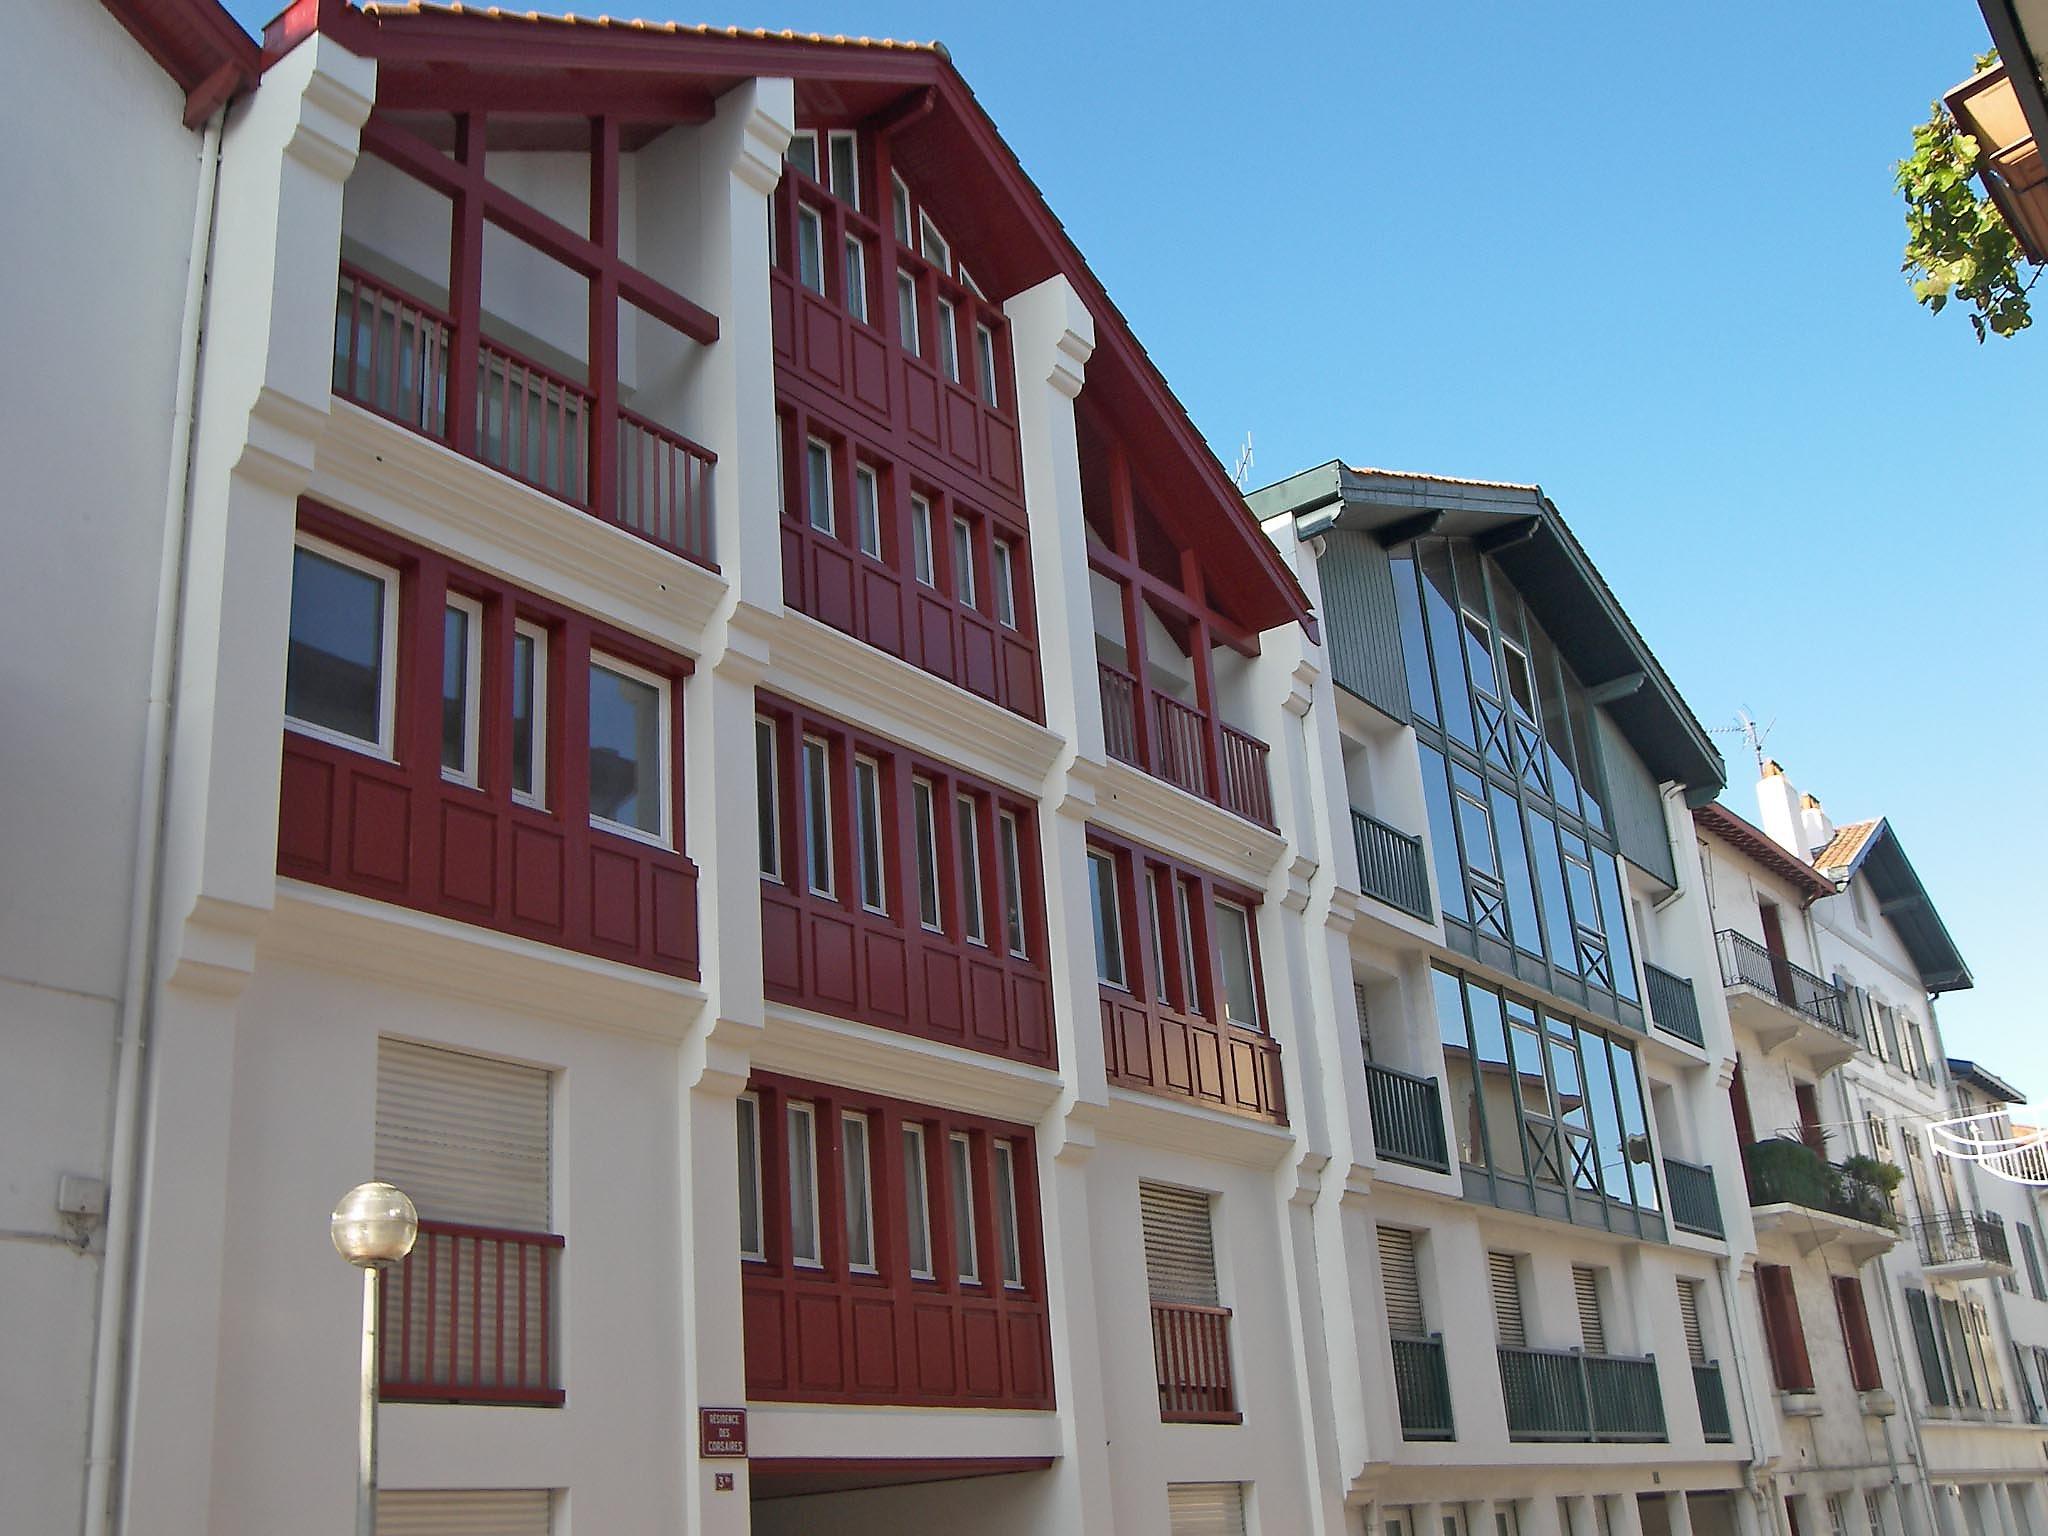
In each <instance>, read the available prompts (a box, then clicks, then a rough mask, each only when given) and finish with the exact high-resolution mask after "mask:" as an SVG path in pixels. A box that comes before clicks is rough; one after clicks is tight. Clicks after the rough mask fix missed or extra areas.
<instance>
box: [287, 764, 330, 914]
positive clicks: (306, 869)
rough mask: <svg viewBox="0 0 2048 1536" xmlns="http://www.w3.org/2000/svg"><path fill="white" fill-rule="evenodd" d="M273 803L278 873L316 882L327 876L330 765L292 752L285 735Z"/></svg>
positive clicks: (328, 858) (328, 860) (328, 861)
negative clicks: (274, 806) (279, 775)
mask: <svg viewBox="0 0 2048 1536" xmlns="http://www.w3.org/2000/svg"><path fill="white" fill-rule="evenodd" d="M277 800H278V815H277V866H278V872H279V873H280V874H287V875H305V876H308V877H309V878H312V879H316V880H317V879H319V878H321V877H322V876H324V875H326V874H328V873H329V872H330V870H331V868H332V863H333V858H334V765H333V764H332V763H328V762H323V761H322V760H321V759H319V758H317V757H310V756H308V755H306V754H305V753H303V752H299V751H296V750H294V748H293V745H292V738H291V737H290V736H289V735H287V736H286V737H285V746H284V770H283V776H282V778H280V780H279V782H278V794H277Z"/></svg>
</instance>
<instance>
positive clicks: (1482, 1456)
mask: <svg viewBox="0 0 2048 1536" xmlns="http://www.w3.org/2000/svg"><path fill="white" fill-rule="evenodd" d="M1251 501H1252V504H1253V507H1254V510H1255V511H1257V512H1258V513H1259V514H1260V515H1261V516H1262V517H1263V518H1265V519H1266V520H1267V523H1266V525H1267V528H1268V531H1269V532H1271V533H1272V534H1273V536H1274V538H1275V539H1276V541H1277V542H1278V543H1279V545H1280V546H1281V547H1282V548H1283V549H1286V550H1289V551H1291V553H1292V557H1293V559H1294V562H1295V565H1296V568H1297V570H1298V571H1299V572H1300V573H1301V576H1302V579H1303V584H1304V586H1305V587H1306V588H1307V590H1308V592H1309V594H1310V597H1311V600H1312V601H1313V602H1314V604H1315V606H1316V609H1317V612H1318V614H1319V615H1320V616H1321V619H1322V624H1323V638H1324V644H1325V654H1326V657H1327V669H1326V677H1325V678H1319V679H1318V680H1317V681H1316V684H1315V686H1314V687H1313V689H1312V690H1311V698H1310V700H1309V701H1308V706H1307V707H1306V708H1305V709H1303V710H1302V711H1301V713H1302V730H1303V733H1304V736H1305V738H1306V743H1307V745H1306V752H1305V761H1304V777H1305V780H1306V784H1305V792H1306V795H1307V797H1308V798H1309V799H1310V800H1311V801H1313V802H1314V804H1315V807H1316V812H1317V817H1316V819H1317V820H1319V821H1320V823H1321V825H1320V827H1319V828H1318V829H1317V830H1315V831H1314V832H1313V833H1311V832H1310V831H1309V830H1307V828H1308V825H1309V823H1308V820H1307V819H1305V820H1304V823H1303V830H1302V831H1301V832H1300V833H1299V834H1298V838H1297V841H1298V849H1297V860H1298V861H1308V868H1309V877H1308V892H1307V900H1306V905H1305V909H1304V911H1305V915H1306V917H1307V920H1308V921H1307V931H1308V933H1309V934H1310V935H1311V936H1312V943H1313V944H1314V945H1315V946H1316V948H1317V950H1318V951H1319V953H1318V957H1317V962H1316V964H1315V965H1314V967H1313V969H1312V973H1311V981H1312V986H1313V988H1314V991H1315V999H1316V1000H1315V1007H1316V1009H1317V1011H1318V1012H1321V1013H1324V1014H1326V1015H1327V1016H1329V1017H1331V1018H1333V1019H1335V1020H1336V1021H1338V1033H1339V1034H1340V1035H1341V1037H1342V1041H1341V1046H1340V1045H1339V1044H1337V1043H1336V1042H1333V1043H1332V1045H1331V1047H1330V1050H1331V1054H1330V1057H1329V1058H1328V1060H1327V1061H1326V1062H1325V1063H1324V1070H1323V1072H1322V1075H1321V1078H1320V1081H1319V1083H1318V1084H1317V1089H1318V1092H1317V1096H1316V1097H1315V1099H1314V1100H1313V1101H1312V1102H1311V1103H1310V1104H1309V1105H1307V1106H1305V1108H1304V1113H1305V1114H1310V1115H1313V1116H1315V1117H1317V1119H1318V1121H1319V1122H1320V1124H1321V1127H1322V1130H1321V1134H1322V1135H1323V1136H1325V1137H1327V1139H1328V1144H1329V1149H1330V1150H1329V1156H1330V1158H1331V1159H1332V1162H1331V1166H1330V1167H1329V1168H1328V1169H1327V1170H1326V1171H1325V1172H1324V1173H1323V1176H1322V1179H1321V1185H1320V1189H1319V1190H1318V1191H1317V1193H1316V1194H1315V1196H1314V1199H1313V1212H1312V1220H1313V1222H1314V1224H1315V1228H1316V1233H1317V1243H1316V1253H1317V1279H1318V1282H1319V1285H1320V1292H1321V1309H1320V1310H1321V1313H1322V1316H1323V1319H1324V1326H1325V1328H1326V1329H1327V1330H1328V1333H1329V1335H1330V1356H1331V1360H1332V1367H1331V1372H1332V1374H1331V1379H1330V1381H1329V1383H1328V1385H1327V1391H1328V1394H1329V1400H1328V1407H1327V1409H1326V1410H1325V1411H1323V1412H1319V1413H1318V1415H1317V1419H1318V1422H1319V1423H1320V1424H1323V1425H1324V1426H1325V1427H1324V1428H1323V1431H1322V1435H1323V1440H1324V1442H1326V1445H1327V1449H1324V1448H1322V1447H1319V1449H1320V1450H1322V1454H1323V1455H1324V1457H1325V1458H1326V1461H1327V1462H1328V1464H1329V1465H1331V1466H1332V1467H1333V1468H1334V1470H1335V1472H1336V1474H1337V1476H1338V1480H1339V1485H1340V1486H1342V1487H1344V1488H1345V1489H1346V1491H1347V1495H1348V1496H1349V1497H1350V1498H1351V1499H1352V1500H1353V1501H1354V1502H1355V1503H1357V1504H1359V1505H1361V1506H1362V1507H1363V1510H1364V1513H1365V1514H1366V1517H1367V1520H1368V1528H1369V1529H1371V1530H1374V1531H1377V1532H1383V1533H1386V1536H1413V1533H1421V1536H1437V1533H1438V1532H1439V1531H1440V1530H1441V1531H1443V1532H1445V1533H1449V1536H1459V1533H1464V1532H1468V1531H1473V1532H1484V1533H1486V1536H1513V1533H1515V1532H1520V1531H1541V1532H1544V1533H1546V1536H1548V1533H1553V1532H1563V1533H1575V1536H1596V1533H1598V1536H1607V1533H1609V1532H1616V1531H1625V1532H1629V1533H1635V1532H1640V1531H1648V1532H1652V1533H1655V1536H1663V1533H1665V1532H1667V1531H1670V1532H1684V1531H1688V1530H1698V1531H1715V1532H1733V1531H1738V1530H1740V1531H1745V1532H1749V1531H1756V1530H1759V1529H1767V1528H1769V1526H1768V1524H1767V1523H1764V1524H1760V1523H1759V1522H1760V1519H1761V1520H1763V1521H1765V1522H1767V1520H1768V1511H1767V1510H1765V1509H1764V1508H1763V1507H1762V1506H1761V1505H1760V1504H1759V1503H1758V1501H1757V1500H1756V1499H1755V1498H1754V1497H1753V1495H1752V1492H1751V1491H1750V1489H1749V1488H1748V1486H1747V1484H1746V1481H1745V1476H1744V1466H1745V1463H1747V1462H1748V1461H1749V1460H1750V1459H1751V1458H1752V1456H1753V1455H1754V1454H1755V1448H1754V1426H1755V1409H1754V1408H1753V1406H1752V1405H1751V1404H1750V1403H1749V1402H1748V1401H1747V1400H1746V1393H1745V1389H1744V1387H1743V1385H1742V1383H1741V1380H1740V1378H1739V1375H1738V1372H1737V1369H1736V1365H1735V1362H1736V1360H1737V1359H1738V1358H1740V1357H1741V1356H1742V1355H1744V1354H1745V1353H1746V1352H1747V1351H1746V1350H1745V1348H1744V1344H1743V1341H1742V1339H1741V1337H1740V1334H1741V1329H1742V1326H1743V1322H1742V1320H1743V1318H1744V1317H1745V1315H1746V1309H1745V1307H1744V1305H1743V1303H1742V1302H1741V1300H1740V1295H1741V1277H1740V1273H1739V1265H1738V1262H1737V1261H1738V1259H1739V1255H1740V1253H1741V1251H1742V1250H1743V1248H1745V1247H1746V1246H1747V1241H1748V1233H1747V1228H1746V1222H1745V1219H1744V1213H1745V1211H1746V1204H1745V1202H1744V1200H1743V1198H1742V1193H1741V1189H1740V1186H1739V1184H1737V1183H1736V1182H1735V1181H1734V1178H1733V1170H1734V1169H1735V1168H1736V1167H1737V1163H1736V1158H1735V1146H1734V1139H1733V1135H1732V1132H1731V1130H1730V1127H1729V1123H1728V1118H1727V1115H1726V1112H1725V1101H1724V1099H1723V1098H1722V1095H1721V1089H1722V1081H1723V1073H1724V1072H1725V1069H1726V1066H1727V1064H1728V1062H1729V1060H1730V1058H1731V1056H1732V1049H1731V1043H1730V1035H1729V1028H1728V1023H1727V1018H1726V1015H1725V1013H1724V1011H1723V1009H1722V1007H1721V1006H1720V1002H1721V1000H1720V993H1719V990H1718V988H1716V987H1715V986H1714V985H1713V976H1714V972H1713V945H1712V936H1711V929H1710V927H1709V926H1708V919H1707V911H1708V908H1707V902H1706V898H1705V895H1704V891H1703V886H1702V881H1701V873H1700V869H1699V865H1698V861H1697V855H1696V852H1695V845H1694V842H1693V839H1692V837H1691V835H1690V832H1689V830H1688V829H1689V825H1690V822H1689V817H1688V812H1687V808H1686V807H1687V804H1688V801H1700V800H1710V799H1711V798H1712V797H1713V795H1714V794H1715V793H1716V792H1717V791H1718V790H1719V788H1720V786H1721V782H1722V770H1721V763H1720V758H1719V756H1718V754H1717V753H1716V752H1715V751H1714V749H1713V747H1712V745H1711V743H1710V742H1709V740H1708V738H1707V736H1706V734H1705V733H1704V731H1703V730H1702V729H1701V728H1700V726H1699V724H1698V722H1697V721H1696V720H1694V718H1693V717H1692V715H1691V713H1690V712H1689V711H1688V710H1687V709H1686V707H1685V705H1684V703H1683V701H1682V700H1681V699H1680V698H1679V697H1678V695H1677V693H1676V690H1675V689H1673V688H1672V686H1671V684H1670V681H1669V679H1668V678H1667V677H1666V676H1665V675H1664V673H1663V670H1662V669H1661V668H1660V667H1659V666H1658V664H1657V662H1656V659H1655V657H1654V656H1653V655H1651V654H1650V652H1649V650H1648V648H1647V647H1646V646H1645V645H1644V644H1643V642H1642V640H1641V637H1640V636H1639V635H1638V634H1637V633H1636V631H1635V629H1634V627H1633V625H1631V624H1630V623H1629V621H1628V618H1627V616H1626V614H1625V613H1624V612H1623V611H1622V609H1621V607H1620V605H1619V604H1618V603H1617V602H1616V601H1615V599H1614V597H1613V594H1612V593H1611V592H1610V591H1609V590H1608V589H1607V587H1606V585H1605V583H1604V582H1602V580H1601V579H1600V577H1599V574H1598V572H1597V571H1596V570H1595V569H1594V567H1593V566H1592V563H1591V562H1590V560H1588V559H1587V557H1586V554H1585V552H1584V550H1583V549H1582V548H1581V547H1580V546H1579V544H1578V543H1577V541H1576V540H1575V539H1574V538H1573V536H1572V534H1571V532H1570V530H1569V529H1568V528H1567V527H1566V525H1565V523H1564V522H1563V520H1562V518H1560V517H1559V515H1558V513H1557V510H1556V508H1555V507H1554V506H1553V505H1552V504H1551V503H1550V501H1549V500H1548V499H1547V498H1546V497H1545V496H1544V495H1543V494H1542V492H1541V491H1540V490H1539V489H1538V488H1536V487H1534V486H1526V485H1494V484H1481V483H1475V482H1470V481H1457V480H1449V479H1444V478H1441V477H1434V476H1422V475H1397V474H1390V473H1387V472H1384V471H1378V470H1361V469H1353V468H1350V467H1347V466H1344V465H1342V464H1331V465H1327V466H1325V467H1323V468H1321V469H1317V470H1313V471H1309V472H1307V473H1304V474H1301V475H1297V476H1295V477H1293V478H1291V479H1289V480H1287V481H1284V482H1282V483H1281V484H1279V485H1277V486H1274V487H1271V488H1269V489H1267V490H1265V491H1261V492H1258V493H1255V494H1254V495H1253V496H1252V498H1251ZM1311 837H1313V838H1314V839H1315V840H1314V841H1313V842H1312V841H1311V840H1310V839H1311ZM1354 1026H1355V1033H1354ZM1354 1042H1355V1043H1354ZM1314 1137H1315V1133H1314V1132H1313V1131H1312V1132H1311V1139H1312V1140H1313V1139H1314Z"/></svg>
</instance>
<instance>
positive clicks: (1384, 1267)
mask: <svg viewBox="0 0 2048 1536" xmlns="http://www.w3.org/2000/svg"><path fill="white" fill-rule="evenodd" d="M1380 1285H1381V1288H1382V1289H1383V1290H1384V1291H1385V1292H1386V1297H1387V1332H1389V1333H1391V1334H1393V1335H1394V1336H1395V1337H1396V1338H1405V1339H1420V1338H1425V1337H1427V1334H1428V1330H1427V1328H1426V1327H1425V1325H1424V1323H1423V1318H1422V1284H1421V1281H1420V1280H1419V1279H1418V1278H1417V1276H1416V1272H1415V1234H1414V1233H1413V1232H1410V1231H1408V1230H1406V1229H1405V1228H1402V1227H1381V1228H1380Z"/></svg>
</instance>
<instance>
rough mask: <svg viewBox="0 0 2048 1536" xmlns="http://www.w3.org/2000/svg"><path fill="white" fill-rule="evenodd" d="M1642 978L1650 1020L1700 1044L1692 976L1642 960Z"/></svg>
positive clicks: (1702, 1038) (1703, 1041)
mask: <svg viewBox="0 0 2048 1536" xmlns="http://www.w3.org/2000/svg"><path fill="white" fill-rule="evenodd" d="M1643 980H1644V981H1645V982H1646V983H1647V984H1648V986H1649V991H1650V1021H1651V1022H1652V1023H1653V1024H1655V1025H1656V1026H1657V1027H1658V1028H1659V1029H1661V1030H1663V1031H1664V1033H1665V1034H1667V1035H1676V1036H1677V1037H1678V1038H1679V1039H1680V1040H1684V1041H1686V1042H1687V1043H1688V1044H1691V1045H1699V1046H1704V1045H1705V1044H1706V1043H1707V1037H1706V1031H1705V1030H1703V1029H1702V1028H1701V1027H1700V1001H1699V999H1698V998H1697V997H1696V996H1694V995H1693V990H1692V978H1691V977H1690V976H1674V975H1673V974H1672V973H1671V972H1669V971H1667V970H1665V969H1664V968H1663V967H1661V966H1656V965H1652V964H1650V962H1649V961H1647V960H1645V961H1644V962H1643Z"/></svg>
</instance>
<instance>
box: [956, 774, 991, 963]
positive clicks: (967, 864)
mask: <svg viewBox="0 0 2048 1536" xmlns="http://www.w3.org/2000/svg"><path fill="white" fill-rule="evenodd" d="M953 817H954V827H955V830H956V833H957V835H958V838H959V843H958V846H957V847H955V848H954V850H953V856H954V859H955V861H956V862H957V863H958V864H959V866H960V899H961V903H962V905H963V906H964V908H965V909H966V914H967V938H968V941H969V942H970V943H974V944H986V943H987V942H988V929H987V923H986V919H985V918H984V916H983V914H982V910H981V807H980V806H978V805H977V804H975V801H974V797H973V796H972V795H959V796H957V797H955V799H954V802H953Z"/></svg>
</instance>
